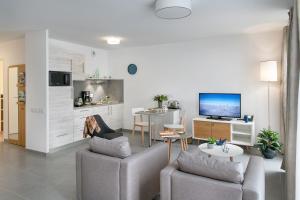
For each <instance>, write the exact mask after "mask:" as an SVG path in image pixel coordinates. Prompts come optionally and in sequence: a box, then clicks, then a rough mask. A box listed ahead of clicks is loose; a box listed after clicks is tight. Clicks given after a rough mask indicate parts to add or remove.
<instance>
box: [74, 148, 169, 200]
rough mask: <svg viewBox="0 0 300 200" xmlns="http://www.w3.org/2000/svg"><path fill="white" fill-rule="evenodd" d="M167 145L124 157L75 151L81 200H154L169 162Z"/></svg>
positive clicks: (78, 194)
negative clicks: (162, 173) (163, 170)
mask: <svg viewBox="0 0 300 200" xmlns="http://www.w3.org/2000/svg"><path fill="white" fill-rule="evenodd" d="M167 152H168V151H167V145H165V144H156V145H153V146H152V147H151V148H149V149H147V150H145V151H143V152H140V153H137V154H133V155H131V156H129V157H126V158H124V159H121V158H117V157H110V156H107V155H103V154H99V153H93V152H91V151H90V150H88V149H87V150H82V151H79V152H77V153H76V187H77V199H78V200H151V199H153V198H154V197H155V195H157V194H158V193H159V189H160V171H161V170H162V169H163V168H164V167H166V166H167V164H168V155H167Z"/></svg>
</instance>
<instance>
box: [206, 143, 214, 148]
mask: <svg viewBox="0 0 300 200" xmlns="http://www.w3.org/2000/svg"><path fill="white" fill-rule="evenodd" d="M214 146H215V144H209V143H207V148H208V149H213V148H214Z"/></svg>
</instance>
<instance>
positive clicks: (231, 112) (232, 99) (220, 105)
mask: <svg viewBox="0 0 300 200" xmlns="http://www.w3.org/2000/svg"><path fill="white" fill-rule="evenodd" d="M199 115H204V116H218V117H231V118H240V117H241V94H220V93H199Z"/></svg>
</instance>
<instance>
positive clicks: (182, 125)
mask: <svg viewBox="0 0 300 200" xmlns="http://www.w3.org/2000/svg"><path fill="white" fill-rule="evenodd" d="M164 130H165V131H174V132H176V131H183V132H185V131H186V116H185V114H184V113H181V116H180V120H179V122H178V123H176V122H175V123H174V124H165V125H164Z"/></svg>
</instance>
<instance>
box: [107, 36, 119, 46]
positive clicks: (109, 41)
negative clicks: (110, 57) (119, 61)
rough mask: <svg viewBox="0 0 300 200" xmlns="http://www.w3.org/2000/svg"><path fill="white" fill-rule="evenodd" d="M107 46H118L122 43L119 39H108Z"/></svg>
mask: <svg viewBox="0 0 300 200" xmlns="http://www.w3.org/2000/svg"><path fill="white" fill-rule="evenodd" d="M106 42H107V44H110V45H116V44H120V43H121V39H120V38H117V37H108V38H106Z"/></svg>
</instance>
